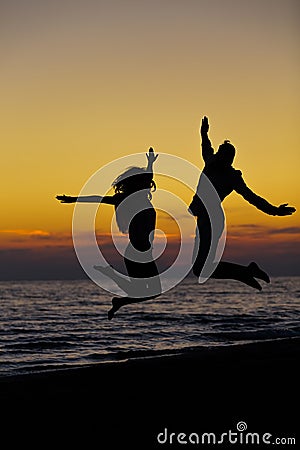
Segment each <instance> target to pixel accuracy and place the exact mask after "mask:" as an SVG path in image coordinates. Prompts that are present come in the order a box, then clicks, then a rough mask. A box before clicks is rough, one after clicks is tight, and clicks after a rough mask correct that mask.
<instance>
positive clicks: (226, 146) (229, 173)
mask: <svg viewBox="0 0 300 450" xmlns="http://www.w3.org/2000/svg"><path fill="white" fill-rule="evenodd" d="M208 131H209V123H208V118H207V117H204V118H203V119H202V124H201V130H200V132H201V138H202V143H201V144H202V157H203V160H204V162H205V166H204V169H203V173H204V174H205V175H206V177H207V178H208V179H209V181H210V182H211V183H212V185H213V187H214V188H215V190H216V192H217V193H218V196H219V199H220V203H221V202H222V201H223V200H224V198H226V197H227V196H228V195H229V194H231V192H232V191H236V192H237V193H238V194H240V195H241V196H242V197H243V198H244V199H245V200H247V201H248V202H249V203H251V204H252V205H254V206H255V207H256V208H257V209H259V210H260V211H263V212H264V213H266V214H269V215H272V216H288V215H291V214H292V213H293V212H295V208H293V207H289V206H287V203H285V204H282V205H280V206H274V205H272V204H271V203H269V202H268V201H267V200H265V199H264V198H262V197H260V196H258V195H257V194H255V193H254V192H253V191H252V190H251V189H250V188H249V187H248V186H247V185H246V183H245V181H244V180H243V177H242V172H241V171H240V170H236V169H234V168H233V167H232V163H233V160H234V157H235V148H234V146H233V145H232V144H231V143H230V141H224V143H223V144H221V145H220V146H219V149H218V151H217V152H216V153H215V152H214V149H213V147H212V145H211V142H210V140H209V137H208ZM199 189H200V191H198V190H197V192H198V194H199V195H197V193H196V194H195V195H194V197H193V200H192V203H191V204H190V207H189V211H190V212H191V213H192V214H193V215H194V216H196V217H197V233H196V234H197V239H196V242H195V251H196V252H197V256H196V258H195V261H194V264H193V272H194V274H195V275H196V276H197V277H199V276H200V274H201V271H202V269H203V267H204V264H205V261H206V259H207V256H208V254H209V250H210V246H211V241H212V230H211V222H210V218H209V214H208V212H207V210H206V207H205V206H204V203H203V201H202V200H201V198H200V197H201V184H200V183H199ZM222 231H223V230H219V232H218V235H219V236H218V237H219V238H220V236H221V234H222ZM199 239H200V244H199ZM211 277H212V278H223V279H235V280H239V281H242V282H243V283H246V284H248V285H250V286H252V287H254V288H256V289H259V290H261V286H260V284H259V283H258V282H257V281H256V280H255V279H254V277H255V278H259V279H262V280H264V281H266V282H269V281H270V280H269V277H268V275H267V274H266V273H265V272H263V271H262V270H261V269H259V267H258V266H257V264H256V263H254V262H252V263H250V264H249V265H248V266H241V265H239V264H233V263H229V262H224V261H220V262H219V264H218V265H217V267H216V269H215V270H214V272H213V274H212V275H211Z"/></svg>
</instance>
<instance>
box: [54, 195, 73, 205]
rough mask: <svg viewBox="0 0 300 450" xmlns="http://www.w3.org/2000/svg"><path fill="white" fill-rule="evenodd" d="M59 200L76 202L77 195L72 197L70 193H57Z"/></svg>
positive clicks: (61, 201)
mask: <svg viewBox="0 0 300 450" xmlns="http://www.w3.org/2000/svg"><path fill="white" fill-rule="evenodd" d="M56 198H57V200H60V203H75V202H76V200H77V197H71V196H70V195H57V196H56Z"/></svg>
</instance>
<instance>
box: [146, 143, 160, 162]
mask: <svg viewBox="0 0 300 450" xmlns="http://www.w3.org/2000/svg"><path fill="white" fill-rule="evenodd" d="M146 156H147V159H148V165H149V164H151V165H152V164H153V163H154V161H156V160H157V158H158V155H155V154H154V150H153V148H152V147H150V148H149V153H146Z"/></svg>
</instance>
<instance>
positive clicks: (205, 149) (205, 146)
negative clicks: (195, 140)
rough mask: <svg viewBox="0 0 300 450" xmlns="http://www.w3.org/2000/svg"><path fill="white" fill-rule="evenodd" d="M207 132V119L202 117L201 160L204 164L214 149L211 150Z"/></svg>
mask: <svg viewBox="0 0 300 450" xmlns="http://www.w3.org/2000/svg"><path fill="white" fill-rule="evenodd" d="M208 130H209V123H208V118H207V117H206V116H204V117H203V119H202V122H201V128H200V135H201V147H202V158H203V160H204V162H206V161H207V160H208V159H209V158H210V157H211V156H212V155H213V154H214V149H213V148H212V145H211V142H210V140H209V137H208Z"/></svg>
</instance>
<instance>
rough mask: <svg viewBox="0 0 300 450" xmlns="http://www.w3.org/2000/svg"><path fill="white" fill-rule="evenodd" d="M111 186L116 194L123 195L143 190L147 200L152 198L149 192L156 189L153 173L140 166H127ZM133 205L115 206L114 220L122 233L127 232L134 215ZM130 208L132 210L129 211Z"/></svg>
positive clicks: (126, 195)
mask: <svg viewBox="0 0 300 450" xmlns="http://www.w3.org/2000/svg"><path fill="white" fill-rule="evenodd" d="M112 186H113V188H114V190H115V193H116V194H123V195H124V197H128V196H129V195H131V194H134V193H136V192H138V191H143V192H145V194H146V195H147V198H148V199H149V200H151V199H152V193H151V192H154V191H155V190H156V184H155V182H154V181H153V173H152V172H149V171H147V170H146V169H144V168H142V167H129V168H128V169H126V170H125V171H124V172H123V173H121V175H119V176H118V177H117V178H116V179H115V180H114V181H113V183H112ZM136 206H138V205H136ZM134 207H135V205H134V204H133V205H130V204H128V203H127V204H126V208H124V207H123V208H122V205H120V207H118V206H117V207H116V221H117V225H118V228H119V230H120V231H121V232H122V233H128V228H129V224H130V220H131V219H132V217H133V215H134V211H133V210H134ZM131 209H132V211H129V210H131Z"/></svg>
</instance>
